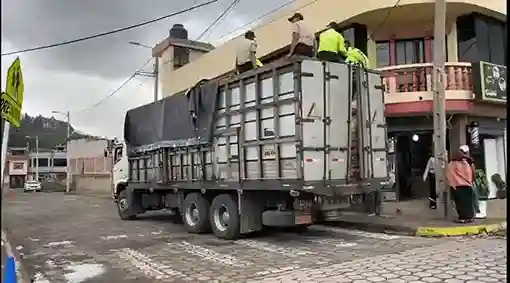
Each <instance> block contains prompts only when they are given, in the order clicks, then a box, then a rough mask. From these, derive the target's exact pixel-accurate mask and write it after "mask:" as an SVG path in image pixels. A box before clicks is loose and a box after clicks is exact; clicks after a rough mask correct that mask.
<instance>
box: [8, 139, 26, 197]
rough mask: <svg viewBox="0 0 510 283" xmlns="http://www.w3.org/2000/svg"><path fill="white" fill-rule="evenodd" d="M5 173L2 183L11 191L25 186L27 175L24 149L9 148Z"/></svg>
mask: <svg viewBox="0 0 510 283" xmlns="http://www.w3.org/2000/svg"><path fill="white" fill-rule="evenodd" d="M6 162H7V164H6V168H7V170H5V171H6V172H4V176H3V182H4V184H8V186H9V188H11V189H19V188H23V187H24V186H25V182H26V181H27V173H28V165H29V161H28V157H27V149H26V148H9V149H8V151H7V156H6Z"/></svg>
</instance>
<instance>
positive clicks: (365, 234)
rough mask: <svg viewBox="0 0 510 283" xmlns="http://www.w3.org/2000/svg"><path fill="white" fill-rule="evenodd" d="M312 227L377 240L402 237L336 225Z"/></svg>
mask: <svg viewBox="0 0 510 283" xmlns="http://www.w3.org/2000/svg"><path fill="white" fill-rule="evenodd" d="M312 229H314V230H322V231H328V232H333V233H343V234H348V235H352V236H359V237H364V238H372V239H378V240H395V239H400V238H402V236H398V235H388V234H382V233H371V232H365V231H359V230H350V229H343V228H337V227H326V226H313V228H312Z"/></svg>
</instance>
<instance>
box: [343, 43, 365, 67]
mask: <svg viewBox="0 0 510 283" xmlns="http://www.w3.org/2000/svg"><path fill="white" fill-rule="evenodd" d="M345 46H346V47H347V59H346V60H345V61H346V62H347V63H349V64H353V65H358V66H361V67H363V68H365V69H366V68H368V57H367V55H365V53H363V51H361V50H359V49H358V48H356V47H354V46H352V45H351V43H350V42H349V41H348V40H346V41H345Z"/></svg>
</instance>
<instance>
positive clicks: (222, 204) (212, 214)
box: [209, 194, 241, 240]
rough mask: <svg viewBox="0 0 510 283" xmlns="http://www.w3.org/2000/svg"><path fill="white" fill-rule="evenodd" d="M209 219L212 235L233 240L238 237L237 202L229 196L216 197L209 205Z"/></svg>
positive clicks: (238, 218)
mask: <svg viewBox="0 0 510 283" xmlns="http://www.w3.org/2000/svg"><path fill="white" fill-rule="evenodd" d="M209 219H210V223H211V228H212V230H213V233H214V235H216V237H218V238H221V239H227V240H234V239H237V238H238V237H239V235H240V233H241V232H240V217H239V210H238V207H237V201H236V200H235V199H234V197H233V196H231V195H229V194H222V195H218V196H216V197H215V198H214V200H213V201H212V203H211V208H210V211H209Z"/></svg>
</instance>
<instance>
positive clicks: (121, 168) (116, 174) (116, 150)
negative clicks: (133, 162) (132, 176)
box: [111, 142, 129, 200]
mask: <svg viewBox="0 0 510 283" xmlns="http://www.w3.org/2000/svg"><path fill="white" fill-rule="evenodd" d="M111 154H112V156H113V160H112V161H113V170H112V171H113V172H112V173H113V178H112V197H113V199H114V200H115V199H117V196H118V194H119V192H120V191H122V190H123V189H125V188H126V185H127V182H128V179H129V175H128V158H127V155H126V144H125V143H124V142H117V143H114V144H113V147H112V152H111Z"/></svg>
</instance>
